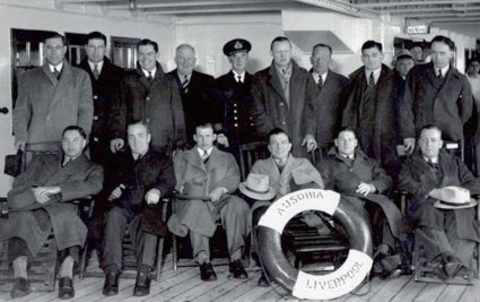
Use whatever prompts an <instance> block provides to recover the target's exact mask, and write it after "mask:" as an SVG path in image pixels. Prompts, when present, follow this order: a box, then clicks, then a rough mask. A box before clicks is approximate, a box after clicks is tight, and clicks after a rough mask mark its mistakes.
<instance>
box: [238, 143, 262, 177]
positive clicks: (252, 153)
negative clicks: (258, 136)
mask: <svg viewBox="0 0 480 302" xmlns="http://www.w3.org/2000/svg"><path fill="white" fill-rule="evenodd" d="M238 154H239V160H238V161H239V163H238V165H239V167H240V176H241V180H242V181H243V180H245V179H246V178H247V175H248V172H250V169H251V168H252V166H253V164H254V163H255V161H256V160H257V159H264V158H267V157H268V150H267V145H266V144H265V143H264V142H253V143H248V144H244V145H240V146H239V147H238Z"/></svg>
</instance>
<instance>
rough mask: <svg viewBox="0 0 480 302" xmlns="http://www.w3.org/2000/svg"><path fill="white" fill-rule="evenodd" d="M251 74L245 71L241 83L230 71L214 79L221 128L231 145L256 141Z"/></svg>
mask: <svg viewBox="0 0 480 302" xmlns="http://www.w3.org/2000/svg"><path fill="white" fill-rule="evenodd" d="M252 82H253V76H252V75H251V74H249V73H248V72H245V78H244V81H243V83H237V81H236V80H235V76H234V74H233V72H232V71H230V72H228V73H226V74H224V75H222V76H221V77H219V78H218V79H216V86H217V89H218V90H219V95H220V100H221V108H222V109H221V112H222V118H223V120H222V123H223V125H222V126H223V130H224V131H225V132H226V135H227V137H228V139H229V142H230V144H231V145H240V144H246V143H250V142H254V141H257V140H258V138H257V136H256V129H255V123H254V121H253V116H252V109H253V96H252V91H251V90H252Z"/></svg>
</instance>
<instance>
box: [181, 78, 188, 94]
mask: <svg viewBox="0 0 480 302" xmlns="http://www.w3.org/2000/svg"><path fill="white" fill-rule="evenodd" d="M188 84H190V80H189V79H188V76H187V75H184V76H183V81H182V90H183V91H184V92H185V93H187V92H188Z"/></svg>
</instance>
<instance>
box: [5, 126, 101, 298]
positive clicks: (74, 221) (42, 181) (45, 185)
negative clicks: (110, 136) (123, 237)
mask: <svg viewBox="0 0 480 302" xmlns="http://www.w3.org/2000/svg"><path fill="white" fill-rule="evenodd" d="M86 138H87V136H86V134H85V131H84V130H83V129H82V128H80V127H78V126H68V127H67V128H65V129H64V130H63V135H62V150H63V152H62V155H61V156H57V155H44V156H36V157H35V158H34V159H33V160H32V162H31V163H30V165H29V167H28V169H27V170H26V171H25V172H23V173H22V174H20V175H19V176H18V177H17V178H16V179H15V181H14V183H13V188H12V190H10V192H8V207H9V217H8V219H0V240H6V239H9V240H10V241H9V243H8V258H9V261H11V262H12V264H13V273H14V277H15V284H14V286H13V289H12V291H11V292H10V294H11V296H12V297H13V298H16V297H21V296H25V295H27V294H29V293H30V291H31V289H30V282H29V280H28V276H27V265H28V263H29V261H32V260H33V259H34V258H35V256H36V255H37V253H38V252H39V250H40V248H41V247H42V246H43V244H44V243H45V241H46V240H47V237H48V235H49V234H50V230H51V229H53V233H54V235H55V241H56V243H57V249H58V250H59V258H60V262H59V263H61V266H60V269H59V276H60V280H59V289H58V296H59V298H62V299H68V298H72V297H73V296H74V295H75V292H74V288H73V281H72V280H73V279H72V277H73V265H74V264H75V263H78V259H79V251H80V247H81V246H82V245H83V244H84V242H85V238H86V236H87V228H86V226H85V225H84V224H83V222H82V220H81V219H80V218H79V217H78V215H77V206H76V205H74V204H72V203H70V202H69V201H73V200H76V199H78V198H82V197H86V196H88V195H93V194H96V193H98V192H99V191H100V190H101V189H102V183H103V172H102V168H101V167H100V166H98V165H96V164H94V163H93V162H91V161H90V160H89V159H88V158H87V157H86V156H85V155H84V154H83V150H84V148H85V146H86V144H87V140H86Z"/></svg>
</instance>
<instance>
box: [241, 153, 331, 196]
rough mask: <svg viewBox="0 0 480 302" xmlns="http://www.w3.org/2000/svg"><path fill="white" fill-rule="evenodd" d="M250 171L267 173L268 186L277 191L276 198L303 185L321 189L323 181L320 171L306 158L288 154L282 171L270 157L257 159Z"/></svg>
mask: <svg viewBox="0 0 480 302" xmlns="http://www.w3.org/2000/svg"><path fill="white" fill-rule="evenodd" d="M250 173H257V174H263V175H268V177H269V179H270V186H272V188H274V189H275V191H276V192H277V195H276V198H280V197H282V196H283V195H285V194H288V193H290V192H292V191H296V190H298V189H301V188H303V187H311V186H312V184H313V186H314V187H316V188H319V189H323V188H324V182H323V179H322V176H321V175H320V173H319V172H318V171H317V169H315V167H314V166H313V165H312V164H311V163H310V161H309V160H308V159H306V158H297V157H294V156H292V155H290V156H289V157H288V159H287V163H286V165H285V167H283V169H282V171H281V172H280V170H279V169H278V166H277V164H276V163H275V160H274V159H273V158H272V157H269V158H267V159H259V160H257V161H256V162H255V164H253V166H252V169H251V170H250Z"/></svg>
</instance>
